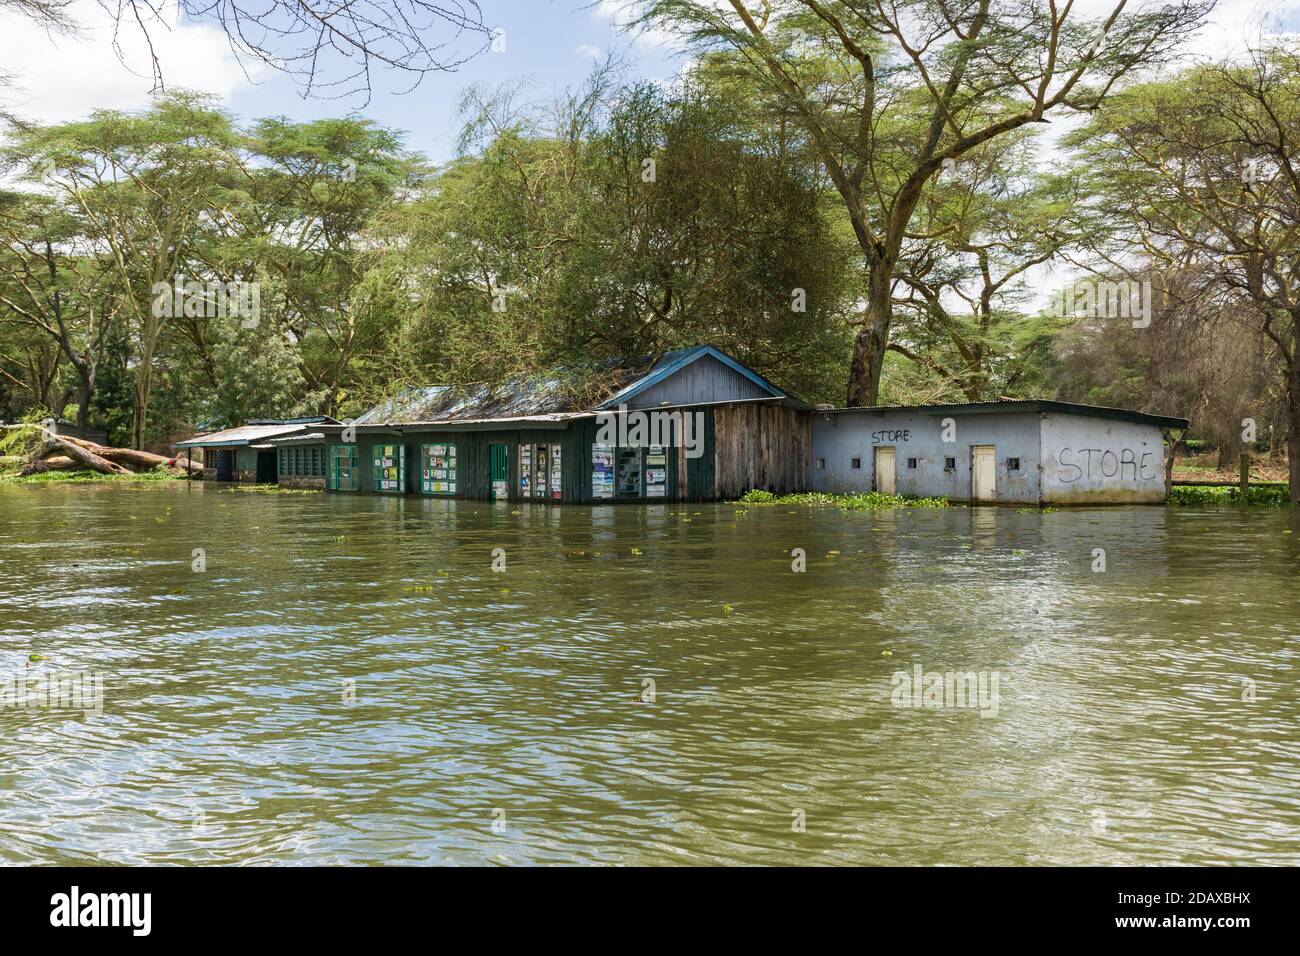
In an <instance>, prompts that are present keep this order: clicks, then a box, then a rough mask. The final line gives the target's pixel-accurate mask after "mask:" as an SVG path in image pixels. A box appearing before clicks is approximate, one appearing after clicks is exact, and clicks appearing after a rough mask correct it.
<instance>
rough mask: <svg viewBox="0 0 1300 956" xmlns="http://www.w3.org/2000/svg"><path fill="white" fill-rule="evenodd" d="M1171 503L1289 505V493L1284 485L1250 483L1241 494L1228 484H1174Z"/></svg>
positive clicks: (1170, 490) (1170, 491)
mask: <svg viewBox="0 0 1300 956" xmlns="http://www.w3.org/2000/svg"><path fill="white" fill-rule="evenodd" d="M1169 503H1170V504H1171V505H1181V506H1187V505H1269V506H1273V507H1289V506H1290V504H1291V495H1290V492H1289V490H1288V489H1287V487H1286V485H1251V486H1249V487H1247V488H1246V493H1245V494H1244V495H1243V494H1242V493H1241V489H1240V488H1236V487H1229V486H1201V485H1174V486H1173V487H1172V488H1170V489H1169Z"/></svg>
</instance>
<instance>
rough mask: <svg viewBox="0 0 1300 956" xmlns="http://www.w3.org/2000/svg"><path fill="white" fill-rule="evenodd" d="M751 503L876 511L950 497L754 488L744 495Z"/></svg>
mask: <svg viewBox="0 0 1300 956" xmlns="http://www.w3.org/2000/svg"><path fill="white" fill-rule="evenodd" d="M740 500H741V501H743V502H744V503H746V504H751V505H805V506H807V507H812V508H840V509H842V510H844V511H875V510H880V509H884V508H946V507H948V499H947V498H917V497H915V496H912V495H882V494H881V493H880V492H878V491H865V492H858V493H855V494H847V495H833V494H830V493H828V492H825V491H807V492H803V493H801V494H797V495H774V494H772V492H770V491H760V490H758V489H754V490H752V491H747V492H745V494H744V495H742V496H741V498H740Z"/></svg>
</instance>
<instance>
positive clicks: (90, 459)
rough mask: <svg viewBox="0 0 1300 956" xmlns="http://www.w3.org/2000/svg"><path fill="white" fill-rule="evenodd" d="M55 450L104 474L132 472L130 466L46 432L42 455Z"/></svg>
mask: <svg viewBox="0 0 1300 956" xmlns="http://www.w3.org/2000/svg"><path fill="white" fill-rule="evenodd" d="M54 450H57V451H60V452H62V453H63V454H64V455H66V456H67V457H68V458H71V459H72V460H73V461H74V462H76V463H77V464H79V465H81V466H82V467H83V468H89V469H91V470H92V471H97V472H99V473H100V474H103V475H129V474H131V470H130V469H129V468H123V467H122V466H121V465H119V464H116V463H114V462H111V461H109V460H107V459H106V458H101V457H100V456H99V455H97V454H95V453H94V452H93V451H90V450H89V449H86V448H82V447H81V445H79V444H74V443H73V442H70V441H68V440H67V439H66V438H64V437H63V436H62V435H55V434H53V433H52V432H46V433H45V448H44V449H43V450H42V452H41V456H42V457H44V456H45V455H47V454H49V453H50V452H51V451H54Z"/></svg>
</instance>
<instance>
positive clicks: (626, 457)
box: [614, 448, 641, 498]
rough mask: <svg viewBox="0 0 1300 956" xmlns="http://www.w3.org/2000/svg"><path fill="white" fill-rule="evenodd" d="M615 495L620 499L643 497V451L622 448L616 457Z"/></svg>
mask: <svg viewBox="0 0 1300 956" xmlns="http://www.w3.org/2000/svg"><path fill="white" fill-rule="evenodd" d="M614 486H615V494H617V495H618V497H620V498H640V497H641V449H640V448H620V449H619V450H618V451H617V452H616V453H615V455H614Z"/></svg>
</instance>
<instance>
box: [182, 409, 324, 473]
mask: <svg viewBox="0 0 1300 956" xmlns="http://www.w3.org/2000/svg"><path fill="white" fill-rule="evenodd" d="M325 423H330V424H334V425H337V424H338V421H337V420H335V419H333V418H329V417H327V416H324V415H318V416H315V417H310V418H257V419H252V420H250V421H248V422H245V423H244V424H243V425H240V426H238V427H236V428H226V429H223V430H222V431H218V432H210V433H208V434H206V435H200V436H198V437H197V438H191V439H189V440H188V441H182V442H177V443H176V447H177V448H198V449H202V451H203V478H204V480H205V481H261V482H274V481H277V480H278V478H279V470H280V469H279V457H278V453H277V451H276V449H275V447H274V446H273V445H271V444H270V442H271V440H272V439H274V438H284V437H288V436H290V435H294V434H297V433H300V432H303V431H306V430H307V428H309V427H310V426H312V425H320V424H325ZM312 467H313V468H316V469H319V471H320V474H321V475H322V476H323V475H324V474H325V471H324V469H325V460H324V457H323V456H321V457H320V458H319V459H318V460H317V461H316V462H315V463H314V464H313V465H312Z"/></svg>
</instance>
